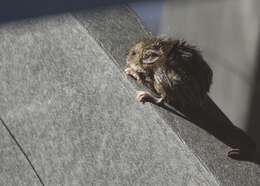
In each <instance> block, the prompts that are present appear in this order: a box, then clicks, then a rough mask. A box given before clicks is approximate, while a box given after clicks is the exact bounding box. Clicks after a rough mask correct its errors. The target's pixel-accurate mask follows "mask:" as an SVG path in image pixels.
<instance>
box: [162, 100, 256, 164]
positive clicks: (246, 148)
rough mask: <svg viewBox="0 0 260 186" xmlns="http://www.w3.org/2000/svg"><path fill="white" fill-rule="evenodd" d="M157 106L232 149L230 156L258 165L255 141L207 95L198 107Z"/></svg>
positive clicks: (170, 104)
mask: <svg viewBox="0 0 260 186" xmlns="http://www.w3.org/2000/svg"><path fill="white" fill-rule="evenodd" d="M158 106H160V107H161V108H163V109H166V110H168V111H170V112H171V113H174V114H175V115H178V116H180V117H182V118H183V119H185V120H188V121H190V122H191V123H193V124H195V125H197V126H198V127H200V128H202V129H204V130H205V131H207V132H208V133H209V134H211V135H213V136H214V137H215V138H217V139H218V140H220V141H221V142H223V143H224V144H226V145H227V146H229V147H231V148H232V149H233V150H231V151H230V152H229V153H228V154H227V156H229V157H230V158H232V159H235V160H239V161H250V162H254V163H256V164H259V165H260V158H259V154H258V153H257V151H256V144H255V142H254V141H253V140H252V139H251V138H250V137H249V136H248V135H247V134H246V133H245V132H244V131H242V130H241V129H240V128H238V127H237V126H235V125H234V124H233V123H232V122H231V121H230V120H229V119H228V118H227V116H226V115H225V114H224V113H223V112H222V111H221V110H220V109H219V108H218V106H217V105H216V104H215V103H214V102H213V101H212V100H211V99H210V98H209V97H208V96H207V98H206V100H205V103H204V105H203V107H200V108H198V107H197V108H196V107H194V108H191V107H190V108H189V109H183V108H182V109H181V108H178V106H176V105H175V104H174V103H167V104H163V105H158Z"/></svg>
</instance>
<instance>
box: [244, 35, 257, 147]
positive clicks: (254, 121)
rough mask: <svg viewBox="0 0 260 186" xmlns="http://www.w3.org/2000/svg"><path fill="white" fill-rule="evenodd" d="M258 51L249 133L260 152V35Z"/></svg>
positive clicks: (248, 122) (248, 125)
mask: <svg viewBox="0 0 260 186" xmlns="http://www.w3.org/2000/svg"><path fill="white" fill-rule="evenodd" d="M257 47H258V48H257V51H256V67H255V72H254V76H255V78H254V80H253V81H254V82H253V86H252V90H251V102H250V106H249V112H248V113H249V114H248V117H247V118H248V119H247V125H246V126H247V131H248V134H249V135H250V136H252V138H253V139H254V140H255V141H256V144H257V150H258V152H260V135H259V134H260V112H259V111H260V83H259V80H260V35H259V36H258V46H257Z"/></svg>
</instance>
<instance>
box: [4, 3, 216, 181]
mask: <svg viewBox="0 0 260 186" xmlns="http://www.w3.org/2000/svg"><path fill="white" fill-rule="evenodd" d="M75 17H76V18H75ZM75 17H73V16H72V15H71V14H63V15H57V16H46V17H41V18H34V19H28V20H24V21H19V22H11V23H5V24H2V25H1V26H0V79H1V81H0V89H1V92H0V113H1V118H2V119H3V120H4V121H5V122H6V124H7V125H8V127H9V128H10V130H11V131H12V132H13V133H14V135H15V137H16V138H17V140H18V141H19V143H20V144H21V146H22V147H23V148H24V151H25V152H26V153H27V155H28V157H29V159H30V160H31V162H32V163H33V165H34V166H35V168H36V170H37V172H38V173H39V175H40V176H41V178H42V180H43V182H44V184H45V185H191V186H195V185H205V186H206V185H219V181H218V180H217V179H216V177H215V176H214V175H213V174H212V173H211V171H209V170H208V169H207V167H206V166H204V163H203V162H201V161H200V160H199V158H197V157H196V156H195V155H194V154H193V153H192V151H191V150H190V149H189V148H188V146H187V145H186V144H185V143H183V141H181V140H180V139H179V137H178V136H177V135H176V134H175V132H174V131H173V130H172V128H171V127H169V126H168V125H167V123H166V122H165V120H164V119H163V118H162V117H161V116H160V115H159V114H158V113H157V111H156V110H155V109H154V106H152V105H150V104H146V105H141V104H139V103H137V102H136V100H135V98H134V96H135V91H136V87H135V86H134V84H132V83H130V81H129V80H128V79H127V78H126V77H125V76H124V75H123V74H122V67H123V63H124V56H125V53H123V52H122V49H126V48H128V47H129V46H130V45H131V44H132V43H131V42H134V40H132V38H131V37H134V38H135V39H137V38H142V37H143V36H144V35H146V34H147V32H145V30H144V29H142V28H141V27H140V24H139V22H138V19H136V17H135V16H134V15H133V13H131V12H128V10H127V9H125V8H122V7H121V8H120V7H118V8H115V9H113V8H112V9H108V10H105V11H104V12H102V11H101V10H99V11H97V12H96V14H93V12H92V13H91V14H87V13H86V14H84V12H83V13H80V14H77V15H76V14H75ZM101 18H103V20H104V21H103V22H102V19H101ZM126 28H128V29H127V32H125V31H126ZM129 28H130V29H129ZM94 33H95V34H94ZM108 33H109V34H110V36H109V35H107V34H108ZM102 39H103V40H104V43H103V45H102V46H101V44H102V42H100V41H102ZM120 41H123V42H120ZM104 49H105V50H104ZM115 62H116V63H115ZM120 64H121V65H120ZM176 122H177V121H176ZM2 133H3V134H2ZM2 135H3V136H4V137H2V138H3V140H1V142H0V144H1V160H2V161H5V163H6V164H1V165H0V166H1V169H0V170H2V171H1V172H0V180H1V181H2V180H3V182H4V183H3V185H31V184H35V181H36V180H35V175H33V172H32V171H31V170H30V169H29V167H28V163H27V162H26V161H25V158H23V156H22V154H21V153H20V154H19V152H18V150H17V148H15V146H14V144H13V141H12V140H11V139H10V138H8V137H7V133H5V130H4V129H1V136H2ZM12 147H13V149H12ZM2 152H5V153H2ZM12 154H14V156H12ZM9 156H10V159H9V162H8V161H6V160H5V159H8V157H9ZM5 167H9V168H5ZM5 170H8V171H9V172H10V174H9V173H8V172H7V171H5ZM12 175H14V177H16V178H15V179H12V180H11V182H9V180H10V179H11V178H10V177H11V176H12Z"/></svg>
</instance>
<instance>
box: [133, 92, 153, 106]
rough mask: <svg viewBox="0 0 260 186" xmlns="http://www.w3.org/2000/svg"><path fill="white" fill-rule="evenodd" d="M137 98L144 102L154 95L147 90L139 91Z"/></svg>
mask: <svg viewBox="0 0 260 186" xmlns="http://www.w3.org/2000/svg"><path fill="white" fill-rule="evenodd" d="M136 99H137V100H138V101H139V102H141V103H143V104H144V103H145V102H148V101H149V100H151V99H152V95H151V94H150V93H149V92H146V91H137V95H136Z"/></svg>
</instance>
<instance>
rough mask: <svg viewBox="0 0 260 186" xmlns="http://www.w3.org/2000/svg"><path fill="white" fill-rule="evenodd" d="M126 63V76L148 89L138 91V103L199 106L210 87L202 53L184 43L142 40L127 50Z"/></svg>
mask: <svg viewBox="0 0 260 186" xmlns="http://www.w3.org/2000/svg"><path fill="white" fill-rule="evenodd" d="M126 63H127V67H126V69H125V73H126V74H127V75H129V76H131V77H133V78H134V79H135V80H136V81H137V82H138V83H141V84H144V85H146V86H147V87H148V88H149V89H150V91H138V92H137V95H136V98H137V100H138V101H139V102H141V103H145V102H153V103H156V104H163V103H165V102H169V103H174V104H177V105H178V106H179V107H181V108H185V107H190V106H201V105H203V102H204V100H205V97H206V95H207V93H208V92H209V90H210V86H211V84H212V76H213V71H212V69H211V68H210V66H209V65H208V63H207V62H206V61H205V60H204V58H203V56H202V54H201V51H200V50H199V49H198V48H197V47H195V46H193V45H190V44H188V43H187V42H186V41H184V40H178V39H175V38H163V37H152V38H146V39H143V40H141V41H139V42H137V43H136V44H134V45H133V46H132V47H131V48H130V49H129V51H128V54H127V57H126Z"/></svg>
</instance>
